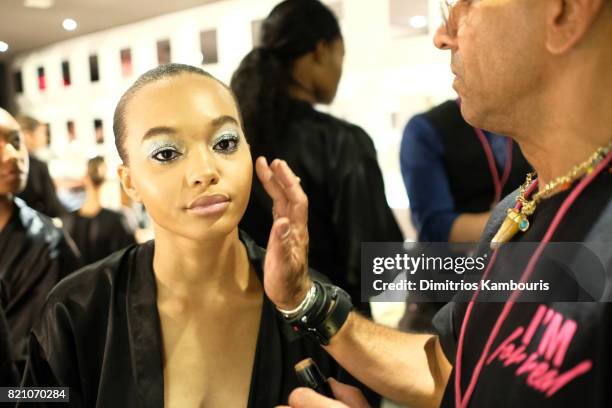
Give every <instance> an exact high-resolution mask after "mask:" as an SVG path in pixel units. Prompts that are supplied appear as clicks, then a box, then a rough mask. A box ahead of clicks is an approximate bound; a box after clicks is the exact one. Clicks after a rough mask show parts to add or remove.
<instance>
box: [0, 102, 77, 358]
mask: <svg viewBox="0 0 612 408" xmlns="http://www.w3.org/2000/svg"><path fill="white" fill-rule="evenodd" d="M27 175H28V152H27V150H26V147H25V143H24V142H23V136H22V134H21V132H20V129H19V124H18V123H17V122H16V121H15V119H14V118H13V117H12V116H11V115H10V114H9V113H8V112H6V111H5V110H3V109H0V280H1V281H2V307H3V309H4V312H5V313H6V320H7V323H8V328H9V332H10V342H11V348H12V351H13V360H14V361H15V362H16V364H17V367H18V368H19V369H20V370H23V366H24V363H25V359H26V352H27V339H28V335H29V333H30V329H31V327H32V325H33V323H34V320H35V319H36V317H37V316H38V315H39V314H40V309H41V307H42V305H43V303H44V300H45V298H46V297H47V294H48V293H49V291H50V290H51V288H52V287H53V286H55V284H57V282H59V280H60V279H62V278H63V277H65V276H66V275H68V274H69V273H70V272H73V271H75V270H76V269H78V268H79V267H80V266H81V264H80V259H79V254H78V250H77V249H76V247H75V246H74V243H73V242H72V240H71V239H70V238H69V237H68V236H67V235H66V234H65V233H64V232H63V231H62V230H61V229H59V228H57V227H56V226H55V225H54V224H53V222H52V220H51V219H50V218H49V217H47V216H46V215H43V214H41V213H39V212H37V211H35V210H33V209H32V208H30V207H28V206H27V205H26V204H25V203H24V201H23V200H21V199H19V198H17V197H15V194H16V193H18V192H20V191H22V190H23V188H24V186H25V182H26V180H27Z"/></svg>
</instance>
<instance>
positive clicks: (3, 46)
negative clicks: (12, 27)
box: [0, 41, 8, 52]
mask: <svg viewBox="0 0 612 408" xmlns="http://www.w3.org/2000/svg"><path fill="white" fill-rule="evenodd" d="M7 51H8V44H7V43H5V42H4V41H0V52H7Z"/></svg>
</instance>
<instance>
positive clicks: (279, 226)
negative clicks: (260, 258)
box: [266, 217, 291, 264]
mask: <svg viewBox="0 0 612 408" xmlns="http://www.w3.org/2000/svg"><path fill="white" fill-rule="evenodd" d="M289 235H291V224H290V223H289V220H288V219H287V218H285V217H282V218H279V219H277V220H276V221H274V224H272V229H271V230H270V238H269V239H268V248H267V250H266V254H267V255H268V256H270V261H273V262H274V264H276V262H284V261H286V260H287V258H288V257H289V256H290V254H291V243H290V240H289Z"/></svg>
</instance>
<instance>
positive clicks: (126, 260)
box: [24, 233, 342, 408]
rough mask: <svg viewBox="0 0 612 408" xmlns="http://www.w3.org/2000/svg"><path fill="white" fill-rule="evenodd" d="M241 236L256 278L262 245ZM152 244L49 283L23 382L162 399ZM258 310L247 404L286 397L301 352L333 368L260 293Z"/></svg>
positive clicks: (112, 397) (79, 396)
mask: <svg viewBox="0 0 612 408" xmlns="http://www.w3.org/2000/svg"><path fill="white" fill-rule="evenodd" d="M241 240H242V241H243V242H244V244H245V246H246V248H247V254H248V256H249V259H250V261H251V262H252V264H253V266H254V267H255V269H256V271H257V273H258V275H259V277H260V279H261V278H262V276H263V275H262V273H263V271H262V267H263V260H264V255H265V252H264V251H263V249H261V248H259V247H256V246H255V244H254V242H253V241H252V240H251V239H250V238H248V237H247V236H246V235H245V234H243V233H241ZM153 250H154V243H153V241H150V242H148V243H146V244H143V245H134V246H131V247H129V248H126V249H124V250H122V251H119V252H116V253H114V254H113V255H111V256H109V257H108V258H106V259H104V260H102V261H100V262H99V263H96V264H94V265H89V266H87V267H85V268H83V269H81V270H80V271H79V272H77V273H75V274H74V275H72V276H70V277H69V278H67V279H65V280H63V281H62V282H61V283H60V284H59V285H58V286H57V287H55V289H54V290H53V291H52V292H51V294H50V295H49V299H48V301H47V303H46V305H45V308H44V310H43V313H42V318H41V320H40V321H39V324H38V325H37V326H36V327H35V328H34V330H33V332H32V335H31V336H30V359H29V360H28V365H27V367H26V373H25V375H24V385H25V386H68V387H70V402H71V406H74V407H94V406H95V407H147V408H153V407H162V406H163V402H164V395H163V392H164V377H163V356H162V351H163V343H162V337H161V336H162V334H161V327H160V321H159V314H158V310H157V304H156V300H157V299H156V298H157V296H156V286H155V277H154V274H153ZM261 313H262V315H261V323H260V327H259V337H258V339H257V346H256V347H257V348H256V351H255V363H254V368H253V372H252V377H251V388H250V394H249V403H248V406H249V407H261V408H270V407H273V406H276V405H277V404H281V403H286V402H287V398H288V395H289V393H290V392H291V390H292V389H293V388H294V387H296V386H297V382H296V381H297V380H296V377H295V374H294V369H293V366H294V364H295V363H297V362H298V361H299V360H301V359H303V358H305V357H312V358H313V359H314V360H315V361H316V362H317V364H319V366H320V367H321V369H322V371H324V373H325V374H326V375H337V374H338V372H339V368H338V366H337V365H336V363H335V362H334V361H333V360H332V358H331V357H330V356H329V355H328V354H327V353H326V352H325V351H324V350H323V349H322V348H320V347H319V346H318V345H317V344H315V343H314V342H313V341H311V340H309V339H302V338H300V337H297V335H296V334H295V333H294V332H293V331H292V329H291V328H290V327H289V326H288V325H287V324H286V323H284V321H283V320H282V318H281V317H280V315H279V314H278V313H277V312H276V309H275V307H274V306H273V305H272V303H271V302H270V300H269V299H268V298H267V297H264V302H263V306H262V312H261ZM222 351H224V352H231V350H222ZM341 377H342V375H341Z"/></svg>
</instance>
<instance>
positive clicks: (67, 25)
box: [62, 18, 77, 31]
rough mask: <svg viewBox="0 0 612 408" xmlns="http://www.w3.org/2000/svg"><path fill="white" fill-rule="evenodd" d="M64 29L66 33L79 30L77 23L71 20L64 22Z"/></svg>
mask: <svg viewBox="0 0 612 408" xmlns="http://www.w3.org/2000/svg"><path fill="white" fill-rule="evenodd" d="M62 27H64V30H66V31H74V30H76V28H77V22H76V21H74V20H73V19H71V18H67V19H65V20H64V21H63V22H62Z"/></svg>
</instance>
